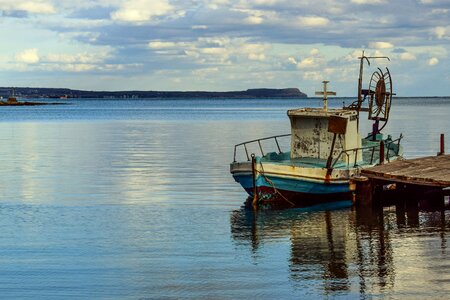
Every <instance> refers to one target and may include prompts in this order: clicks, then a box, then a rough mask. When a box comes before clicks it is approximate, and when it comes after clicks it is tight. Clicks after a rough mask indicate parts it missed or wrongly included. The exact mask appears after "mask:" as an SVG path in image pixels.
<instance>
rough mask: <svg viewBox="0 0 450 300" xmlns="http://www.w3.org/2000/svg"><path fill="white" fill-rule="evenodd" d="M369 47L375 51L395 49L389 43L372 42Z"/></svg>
mask: <svg viewBox="0 0 450 300" xmlns="http://www.w3.org/2000/svg"><path fill="white" fill-rule="evenodd" d="M369 47H370V48H373V49H389V48H393V47H394V45H392V44H391V43H388V42H370V43H369Z"/></svg>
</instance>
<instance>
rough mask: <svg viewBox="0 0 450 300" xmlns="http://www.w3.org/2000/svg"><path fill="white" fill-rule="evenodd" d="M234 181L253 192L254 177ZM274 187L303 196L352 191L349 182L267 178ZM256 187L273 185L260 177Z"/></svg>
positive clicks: (239, 176) (238, 176) (237, 176)
mask: <svg viewBox="0 0 450 300" xmlns="http://www.w3.org/2000/svg"><path fill="white" fill-rule="evenodd" d="M233 177H234V179H235V180H236V181H237V182H239V183H240V184H241V185H242V187H243V188H244V189H246V190H251V189H252V188H253V179H252V175H251V174H250V175H248V174H245V175H233ZM266 177H267V178H268V179H269V180H270V181H271V182H272V183H273V184H274V185H275V188H277V189H279V190H285V191H291V192H296V193H303V194H316V195H320V194H338V193H347V192H349V191H350V186H349V183H348V182H344V183H342V182H340V183H333V182H331V183H319V182H312V181H308V180H305V179H290V178H280V177H275V176H266ZM256 185H257V186H258V187H261V186H266V187H272V185H271V184H270V183H269V182H267V181H266V180H265V178H264V177H263V176H258V178H257V180H256Z"/></svg>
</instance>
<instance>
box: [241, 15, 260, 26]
mask: <svg viewBox="0 0 450 300" xmlns="http://www.w3.org/2000/svg"><path fill="white" fill-rule="evenodd" d="M245 22H246V23H247V24H255V25H258V24H262V23H263V22H264V18H262V17H260V16H248V17H247V18H245Z"/></svg>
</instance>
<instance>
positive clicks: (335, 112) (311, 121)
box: [287, 108, 362, 163]
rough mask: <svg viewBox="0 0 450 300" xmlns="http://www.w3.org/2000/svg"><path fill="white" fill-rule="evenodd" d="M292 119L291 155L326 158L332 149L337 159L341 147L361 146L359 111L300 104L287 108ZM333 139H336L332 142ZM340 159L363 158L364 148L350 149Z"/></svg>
mask: <svg viewBox="0 0 450 300" xmlns="http://www.w3.org/2000/svg"><path fill="white" fill-rule="evenodd" d="M287 114H288V116H289V119H290V121H291V134H292V135H291V159H299V158H315V159H323V160H327V159H328V158H329V156H330V152H331V149H333V153H332V159H333V160H335V159H336V158H337V157H338V156H339V154H340V153H341V152H342V151H345V150H350V149H357V148H361V137H360V135H359V132H358V120H357V118H358V116H357V113H356V111H351V110H343V109H322V108H301V109H294V110H288V112H287ZM333 140H334V142H333ZM347 154H348V155H341V156H340V159H339V160H340V161H342V162H345V163H354V162H355V155H358V156H357V160H356V161H361V159H362V153H361V151H360V150H359V151H348V152H347Z"/></svg>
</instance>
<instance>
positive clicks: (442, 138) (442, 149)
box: [438, 133, 445, 155]
mask: <svg viewBox="0 0 450 300" xmlns="http://www.w3.org/2000/svg"><path fill="white" fill-rule="evenodd" d="M444 154H445V137H444V134H443V133H441V147H440V151H439V153H438V155H444Z"/></svg>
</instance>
